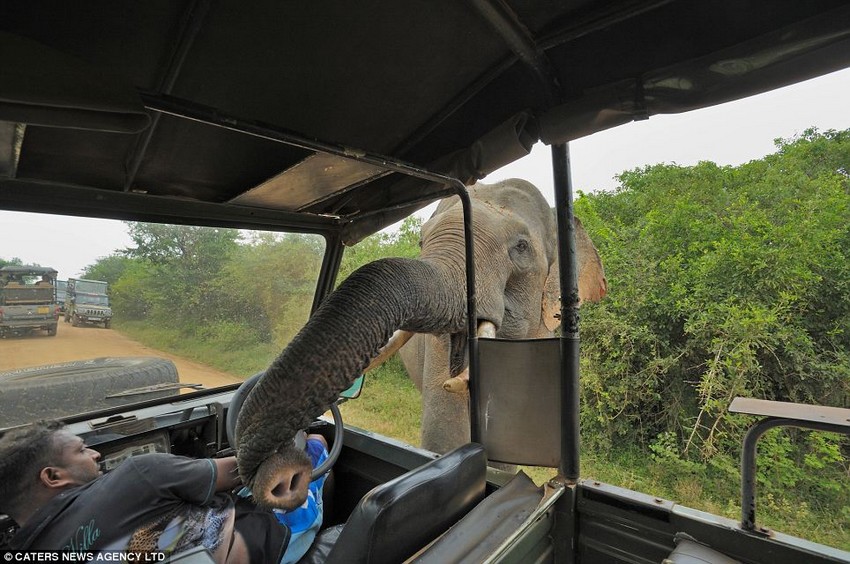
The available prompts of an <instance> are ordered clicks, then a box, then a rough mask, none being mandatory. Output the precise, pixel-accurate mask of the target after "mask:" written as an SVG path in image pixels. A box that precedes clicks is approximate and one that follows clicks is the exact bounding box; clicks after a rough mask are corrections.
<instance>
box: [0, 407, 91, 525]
mask: <svg viewBox="0 0 850 564" xmlns="http://www.w3.org/2000/svg"><path fill="white" fill-rule="evenodd" d="M99 458H100V453H98V452H97V451H96V450H93V449H90V448H88V447H87V446H86V445H85V443H84V442H83V440H82V439H81V438H80V437H78V436H76V435H74V434H73V433H71V432H70V431H68V430H67V429H66V428H65V426H64V425H63V424H62V423H60V422H58V421H39V422H38V423H33V424H32V425H29V426H27V427H22V428H20V429H14V430H12V431H9V432H8V433H6V434H5V435H3V437H2V438H0V511H3V512H5V513H8V514H9V515H10V516H11V517H12V518H13V519H15V521H17V522H18V523H19V524H21V522H22V521H23V520H26V518H28V517H29V515H30V514H31V513H32V512H33V511H35V510H36V509H38V507H40V505H42V504H43V503H45V502H46V501H48V500H49V499H51V498H53V497H54V496H56V495H58V494H59V493H61V492H62V491H63V490H65V489H67V488H69V487H74V486H80V485H83V484H87V483H88V482H91V481H92V480H94V479H95V478H97V477H98V476H99V475H100V473H101V472H100V470H99V468H98V464H97V461H98V459H99Z"/></svg>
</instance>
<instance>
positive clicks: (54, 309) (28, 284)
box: [0, 266, 59, 337]
mask: <svg viewBox="0 0 850 564" xmlns="http://www.w3.org/2000/svg"><path fill="white" fill-rule="evenodd" d="M56 274H57V272H56V270H54V269H52V268H47V267H43V266H4V267H2V268H0V337H7V336H9V335H27V334H29V333H31V332H32V331H35V330H44V331H47V335H48V336H50V337H52V336H54V335H56V326H57V324H58V321H59V305H58V304H57V303H56V286H55V282H56Z"/></svg>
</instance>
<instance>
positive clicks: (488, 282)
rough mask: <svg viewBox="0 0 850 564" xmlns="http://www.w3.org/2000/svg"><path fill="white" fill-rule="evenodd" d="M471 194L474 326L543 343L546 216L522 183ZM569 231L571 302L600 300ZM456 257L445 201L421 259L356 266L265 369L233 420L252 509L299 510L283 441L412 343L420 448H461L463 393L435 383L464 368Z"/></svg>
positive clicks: (548, 264)
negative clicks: (573, 267)
mask: <svg viewBox="0 0 850 564" xmlns="http://www.w3.org/2000/svg"><path fill="white" fill-rule="evenodd" d="M469 192H470V196H471V202H472V209H473V239H474V241H473V244H474V253H475V262H476V265H477V270H476V273H477V276H476V294H477V296H478V298H477V317H478V320H477V321H478V323H479V326H480V325H481V324H483V326H484V327H489V330H490V332H491V333H493V334H495V335H496V336H498V337H505V338H512V339H518V338H530V337H541V336H546V335H551V334H552V331H553V330H554V328H555V327H557V325H558V320H557V318H556V314H557V313H558V312H559V311H560V308H559V305H558V301H559V295H560V290H559V288H558V268H557V258H556V257H557V255H556V247H557V243H556V241H557V237H556V233H555V219H554V214H553V211H552V210H551V209H550V207H549V205H548V203H547V202H546V200H545V198H544V197H543V196H542V194H541V193H540V192H539V190H537V188H536V187H535V186H534V185H532V184H531V183H529V182H526V181H524V180H518V179H512V180H506V181H503V182H499V183H496V184H492V185H485V184H477V185H475V186H472V187H470V188H469ZM576 231H577V250H578V261H577V262H578V265H579V288H580V292H579V297H580V299H582V300H584V301H588V300H598V299H601V297H602V296H604V294H605V292H606V291H607V282H606V280H605V276H604V271H603V269H602V264H601V261H600V259H599V256H598V254H597V252H596V249H595V248H594V247H593V244H592V243H591V242H590V239H589V238H588V237H587V235H586V233H585V232H584V230H583V229H582V228H581V224H580V222H578V221H577V220H576ZM464 255H465V252H464V246H463V215H462V211H461V207H460V203H459V199H458V198H457V197H452V198H448V199H446V200H444V201H442V202H441V203H440V204H439V205H438V207H437V209H436V211H435V212H434V214H433V216H432V217H431V218H430V219H429V220H428V221H427V222H426V223H425V224H424V225H423V226H422V239H421V254H420V256H419V258H416V259H407V258H385V259H380V260H377V261H374V262H371V263H368V264H366V265H364V266H362V267H360V268H359V269H357V270H356V271H355V272H353V273H352V274H351V275H350V276H349V277H348V278H347V279H346V280H345V281H344V282H343V283H342V284H340V286H339V288H337V290H336V291H334V292H333V293H331V294H330V295H329V296H328V297H327V298H326V299H325V300H324V301H323V302H322V304H321V305H320V306H319V307H318V308H317V310H316V311H315V313H314V314H313V315H312V316H311V318H310V320H309V321H308V322H307V324H306V325H305V326H304V327H303V328H302V329H301V330H300V331H299V332H298V334H297V335H296V336H295V337H294V338H293V340H292V341H291V342H290V343H289V345H288V346H287V347H286V348H285V349H284V350H283V351H282V352H281V353H280V355H279V356H278V357H277V358H276V359H275V360H274V361H273V362H272V364H271V365H270V366H269V368H268V369H267V370H266V372H265V375H264V376H263V377H262V378H261V379H260V380H259V381H258V382H257V384H256V385H255V386H254V388H253V389H252V390H251V392H250V393H249V394H248V395H247V398H246V400H245V402H244V404H243V406H242V408H241V410H240V412H239V415H238V419H237V423H236V443H237V459H238V461H239V472H240V477H241V478H242V481H243V483H244V484H246V485H248V486H249V487H250V488H251V489H252V491H253V494H254V498H255V500H256V501H257V502H258V503H259V504H260V505H266V506H270V507H279V508H283V509H288V508H292V507H296V506H298V505H300V503H302V502H303V500H304V499H305V496H306V492H307V483H308V482H309V475H310V470H311V469H310V464H309V460H308V459H307V457H306V455H304V454H303V452H299V451H298V449H296V448H294V447H293V446H292V438H293V437H294V436H295V434H296V433H297V431H298V430H299V429H302V428H306V427H307V426H308V425H309V424H310V422H311V421H313V420H314V419H315V417H317V416H319V415H321V414H322V413H324V412H325V411H326V410H327V409H328V407H329V406H330V405H331V404H332V403H333V402H334V401H335V400H336V399H337V397H338V395H339V393H340V392H341V391H342V390H344V389H346V388H347V387H348V386H349V385H350V384H351V383H352V382H353V380H354V379H355V378H356V377H357V376H359V375H360V374H362V373H363V372H364V370H365V369H367V368H369V367H371V366H374V364H375V362H373V361H375V359H376V358H377V359H383V358H386V357H388V356H390V355H391V354H393V353H394V352H395V351H396V350H397V349H398V347H399V346H401V345H402V344H403V343H404V342H405V341H406V340H408V339H410V338H411V337H412V336H413V335H416V336H415V337H414V338H413V339H412V340H411V342H410V344H409V345H408V346H407V347H405V348H406V349H407V350H406V351H405V352H404V353H402V357H403V360H404V361H405V364H406V366H407V367H408V369H409V371H410V374H411V377H412V378H413V380H414V382H416V383H418V385H419V387H420V389H421V390H422V397H423V406H424V409H423V421H422V427H423V446H424V447H425V448H430V449H431V450H435V451H438V452H445V451H446V450H448V449H449V448H451V447H452V446H455V445H457V444H460V443H463V442H466V441H467V440H468V436H469V428H468V425H469V424H468V416H467V412H468V411H467V410H468V406H467V402H468V398H467V395H466V394H465V393H459V394H458V393H449V392H447V391H446V390H444V389H443V386H442V385H443V383H444V382H445V381H446V380H447V379H449V378H451V377H456V376H458V375H460V374H462V372H463V371H464V369H465V368H466V362H467V361H466V356H465V354H466V353H465V351H466V346H465V345H466V341H467V337H466V327H467V322H466V290H465V288H466V282H465V280H466V274H465V267H464Z"/></svg>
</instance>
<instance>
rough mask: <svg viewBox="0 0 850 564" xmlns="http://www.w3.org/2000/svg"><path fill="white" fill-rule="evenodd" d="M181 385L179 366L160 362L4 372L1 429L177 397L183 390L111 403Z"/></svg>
mask: <svg viewBox="0 0 850 564" xmlns="http://www.w3.org/2000/svg"><path fill="white" fill-rule="evenodd" d="M176 382H179V378H178V376H177V367H176V366H175V365H174V363H173V362H171V361H170V360H168V359H164V358H156V357H105V358H95V359H91V360H80V361H75V362H65V363H62V364H50V365H46V366H36V367H32V368H21V369H18V370H11V371H7V372H0V428H3V427H9V426H13V425H22V424H25V423H30V422H32V421H36V420H38V419H53V418H63V417H69V416H71V415H76V414H79V413H86V412H90V411H94V410H98V409H106V408H109V407H117V406H121V405H127V404H131V403H136V402H139V401H146V400H151V399H158V398H164V397H171V396H175V395H177V393H178V392H179V390H176V389H175V390H158V391H151V392H145V393H138V394H133V395H129V396H120V397H113V398H110V397H107V396H110V395H113V394H116V393H119V392H124V391H127V390H135V389H138V388H145V387H148V386H154V385H156V384H165V383H176Z"/></svg>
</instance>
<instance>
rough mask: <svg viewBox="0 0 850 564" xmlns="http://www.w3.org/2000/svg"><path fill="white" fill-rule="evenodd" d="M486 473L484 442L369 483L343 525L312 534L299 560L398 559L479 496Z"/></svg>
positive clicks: (455, 518) (453, 520)
mask: <svg viewBox="0 0 850 564" xmlns="http://www.w3.org/2000/svg"><path fill="white" fill-rule="evenodd" d="M486 475H487V459H486V456H485V454H484V448H483V447H482V446H481V445H479V444H475V443H469V444H466V445H463V446H461V447H458V448H457V449H455V450H453V451H451V452H449V453H447V454H446V455H444V456H442V457H440V458H437V459H436V460H432V461H431V462H428V463H426V464H423V465H422V466H420V467H418V468H414V469H413V470H411V471H410V472H408V473H406V474H403V475H401V476H399V477H398V478H396V479H394V480H390V481H389V482H387V483H385V484H381V485H379V486H376V487H375V488H373V489H372V490H371V491H370V492H369V493H367V494H366V495H365V496H363V498H362V499H361V500H360V502H359V503H358V504H357V507H355V508H354V511H353V512H352V513H351V515H350V516H349V518H348V521H346V523H345V524H344V525H337V526H334V527H329V528H327V529H325V530H324V531H322V532H321V533H319V534H318V535H317V536H316V540H315V541H314V543H313V546H312V547H311V548H310V550H309V551H308V552H307V554H306V555H304V558H302V559H301V561H300V562H302V563H318V562H328V563H332V562H362V563H367V562H368V563H370V564H381V563H387V564H389V563H396V562H401V561H403V560H405V559H406V558H408V557H410V556H412V555H413V554H415V553H416V552H417V551H418V550H420V549H421V548H422V547H424V546H426V545H427V544H428V543H430V542H431V541H433V540H434V539H435V538H437V537H438V536H439V535H441V534H442V533H443V532H444V531H446V530H447V529H449V528H450V527H451V526H452V525H454V524H455V523H456V522H457V521H458V520H459V519H460V518H461V517H463V516H464V515H465V514H466V513H467V512H469V511H470V510H471V509H472V508H473V507H475V506H476V505H477V504H478V502H480V501H481V500H482V499H483V497H484V488H485V486H486Z"/></svg>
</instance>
